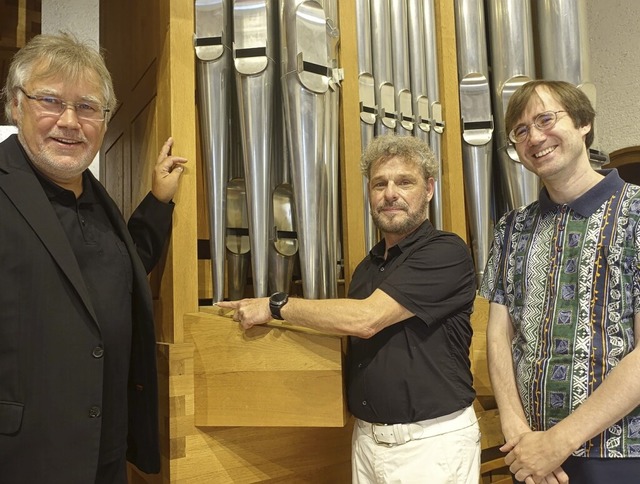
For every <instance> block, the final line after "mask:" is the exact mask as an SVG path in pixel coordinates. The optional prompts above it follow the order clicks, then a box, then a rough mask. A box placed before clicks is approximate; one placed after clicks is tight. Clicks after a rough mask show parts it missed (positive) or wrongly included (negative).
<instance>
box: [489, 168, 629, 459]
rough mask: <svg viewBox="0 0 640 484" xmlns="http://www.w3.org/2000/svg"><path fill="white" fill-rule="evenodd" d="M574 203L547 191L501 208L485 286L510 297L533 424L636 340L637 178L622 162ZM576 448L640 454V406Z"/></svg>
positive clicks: (550, 418)
mask: <svg viewBox="0 0 640 484" xmlns="http://www.w3.org/2000/svg"><path fill="white" fill-rule="evenodd" d="M602 173H603V174H605V175H606V176H605V178H604V179H602V180H601V181H600V182H599V183H598V184H597V185H595V186H594V187H593V188H591V189H590V190H589V191H588V192H587V193H585V194H584V195H582V196H581V197H579V198H578V199H576V200H574V201H573V202H571V203H568V204H564V205H558V204H556V203H554V202H553V201H552V200H551V199H550V198H549V195H548V193H547V191H546V190H545V189H543V190H542V192H541V194H540V199H539V201H537V202H534V203H532V204H530V205H528V206H526V207H522V208H519V209H517V210H514V211H513V212H511V213H509V214H507V215H506V216H505V217H503V218H502V219H501V220H500V222H499V223H498V224H497V225H496V228H495V233H494V242H493V247H492V250H491V253H490V257H489V260H488V263H487V268H486V270H485V275H484V280H483V282H482V286H481V289H480V294H481V295H483V296H484V297H486V298H487V299H489V300H490V301H492V302H495V303H497V304H501V305H504V306H507V308H508V311H509V315H510V317H511V321H512V323H513V325H514V330H515V331H514V339H513V341H512V351H513V360H514V365H515V372H516V381H517V385H518V391H519V393H520V398H521V401H522V404H523V407H524V410H525V414H526V416H527V418H528V420H529V425H530V426H531V428H532V429H533V430H547V429H549V428H551V427H552V426H553V425H555V424H556V423H558V422H559V421H560V420H562V419H564V418H565V417H567V416H568V415H569V414H570V413H571V412H573V411H574V410H575V409H576V408H577V407H578V406H579V405H580V404H581V403H583V402H584V401H585V400H586V399H587V398H588V397H589V396H590V395H591V394H592V393H593V392H594V391H595V389H596V388H598V386H599V385H600V384H601V383H602V381H603V380H604V378H605V377H606V376H607V374H608V373H609V372H610V371H611V370H612V369H613V368H615V366H616V365H617V364H618V363H619V362H620V360H622V358H624V357H625V356H626V355H627V354H628V353H629V352H630V351H631V350H633V348H634V347H635V337H636V335H635V332H634V317H635V313H638V312H640V187H638V186H635V185H630V184H626V183H624V181H623V180H622V179H621V178H620V177H619V176H618V173H617V171H615V170H605V171H603V172H602ZM575 455H578V456H583V457H606V458H609V457H640V408H636V409H635V410H634V411H633V412H631V413H630V414H629V415H628V416H626V417H624V418H623V419H622V420H621V421H619V422H616V423H615V424H613V425H612V426H611V427H609V428H608V429H606V430H605V431H604V432H602V433H601V434H600V435H598V436H596V437H594V438H593V439H591V440H590V441H588V442H586V443H585V444H584V445H583V446H582V447H581V448H580V449H579V450H577V451H576V452H575Z"/></svg>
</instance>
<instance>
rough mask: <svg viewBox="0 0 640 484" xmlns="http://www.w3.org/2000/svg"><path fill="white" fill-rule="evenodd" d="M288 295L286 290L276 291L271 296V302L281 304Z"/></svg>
mask: <svg viewBox="0 0 640 484" xmlns="http://www.w3.org/2000/svg"><path fill="white" fill-rule="evenodd" d="M287 297H288V295H287V293H286V292H276V293H274V294H272V295H271V297H270V298H269V302H270V303H271V304H275V305H280V304H282V303H284V302H285V301H286V300H287Z"/></svg>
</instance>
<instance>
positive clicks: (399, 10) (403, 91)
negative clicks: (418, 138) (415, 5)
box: [390, 0, 414, 136]
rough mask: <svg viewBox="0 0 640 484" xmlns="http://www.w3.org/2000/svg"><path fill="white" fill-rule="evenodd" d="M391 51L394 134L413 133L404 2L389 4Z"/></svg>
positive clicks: (395, 0)
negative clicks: (395, 120)
mask: <svg viewBox="0 0 640 484" xmlns="http://www.w3.org/2000/svg"><path fill="white" fill-rule="evenodd" d="M390 6H391V9H390V11H391V49H392V60H393V84H394V87H395V95H396V113H397V118H396V119H397V123H396V134H399V135H401V136H406V135H411V134H412V133H413V124H414V120H413V100H412V97H411V80H410V76H409V41H408V27H409V26H408V24H407V3H406V0H393V1H392V2H391V5H390Z"/></svg>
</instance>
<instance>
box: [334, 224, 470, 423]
mask: <svg viewBox="0 0 640 484" xmlns="http://www.w3.org/2000/svg"><path fill="white" fill-rule="evenodd" d="M384 253H385V243H384V241H381V242H380V243H378V244H377V245H376V246H375V247H373V249H372V250H371V252H370V253H369V255H368V256H367V257H366V258H365V259H364V260H363V261H362V262H361V263H360V264H359V265H358V267H357V268H356V270H355V272H354V274H353V278H352V281H351V285H350V290H349V297H352V298H355V299H365V298H367V297H368V296H369V295H371V294H372V293H373V292H374V291H375V290H376V289H378V288H379V289H380V290H382V291H384V292H385V293H386V294H388V295H389V296H391V297H392V298H393V299H394V300H395V301H396V302H398V303H399V304H401V305H402V306H404V307H405V308H406V309H408V310H409V311H411V312H412V313H413V314H415V316H413V317H411V318H409V319H406V320H404V321H401V322H398V323H396V324H392V325H391V326H389V327H387V328H385V329H383V330H382V331H380V332H378V333H377V334H375V335H374V336H373V337H371V338H369V339H362V338H357V337H351V338H350V348H349V354H348V371H349V379H348V389H347V390H348V400H349V409H350V411H351V413H353V415H355V416H356V417H358V418H360V419H362V420H366V421H368V422H376V423H386V424H392V423H408V422H416V421H420V420H425V419H430V418H435V417H439V416H443V415H447V414H449V413H452V412H455V411H457V410H460V409H462V408H466V407H468V406H469V405H471V403H472V402H473V399H474V398H475V392H474V390H473V387H472V383H473V381H472V376H471V370H470V361H469V348H470V344H471V336H472V329H471V323H470V315H471V312H472V310H473V303H474V300H475V292H476V286H475V275H474V272H475V271H474V267H473V263H472V260H471V256H470V253H469V249H468V247H467V246H466V245H465V243H464V242H463V241H462V239H460V237H458V236H457V235H455V234H451V233H446V232H441V231H438V230H436V229H434V227H433V226H432V225H431V223H430V222H429V221H428V220H427V221H425V222H424V223H423V224H422V225H421V226H420V227H419V228H418V229H416V230H415V231H414V232H413V233H412V234H410V235H409V236H407V237H406V238H405V239H404V240H402V241H401V242H400V243H398V244H397V245H395V246H393V247H390V248H389V250H388V254H387V258H386V259H385V258H384Z"/></svg>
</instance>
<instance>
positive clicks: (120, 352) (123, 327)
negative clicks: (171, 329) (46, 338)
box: [34, 169, 133, 465]
mask: <svg viewBox="0 0 640 484" xmlns="http://www.w3.org/2000/svg"><path fill="white" fill-rule="evenodd" d="M34 172H35V173H36V175H37V177H38V179H39V180H40V183H41V185H42V187H43V188H44V191H45V193H46V194H47V197H48V198H49V201H50V202H51V206H52V207H53V209H54V211H55V213H56V215H57V216H58V219H59V220H60V224H61V225H62V228H63V230H64V232H65V233H66V234H67V237H68V239H69V243H70V244H71V248H72V250H73V253H74V254H75V256H76V260H77V261H78V266H79V267H80V271H81V273H82V276H83V279H84V282H85V284H86V286H87V289H88V291H89V296H90V298H91V303H92V305H93V309H94V311H95V314H96V317H97V318H98V324H99V329H100V335H101V337H102V343H103V345H102V347H97V348H87V351H88V352H89V353H90V354H92V355H93V357H94V358H96V360H100V359H103V360H104V363H103V364H104V367H103V368H104V370H103V390H102V407H101V409H100V418H101V420H102V425H101V428H102V431H101V436H100V465H102V464H103V463H107V462H111V461H113V460H114V459H115V460H117V459H120V458H122V457H123V456H124V452H126V448H127V422H128V419H127V414H128V410H127V400H128V395H127V382H128V376H129V358H130V354H131V328H132V312H131V311H132V308H131V303H132V291H133V270H132V266H131V259H130V257H129V253H128V251H127V248H126V246H125V244H124V242H123V241H122V240H120V238H119V237H118V235H117V234H116V233H115V230H114V228H113V225H112V224H111V222H110V220H109V217H108V216H107V213H106V212H105V210H104V209H103V207H102V205H100V203H99V201H98V200H97V199H96V197H95V194H94V192H93V190H92V187H91V183H90V182H89V179H88V176H87V174H86V173H85V174H84V176H83V192H82V194H81V195H80V197H79V198H78V199H76V196H75V194H74V193H73V192H72V191H70V190H66V189H64V188H61V187H60V186H58V185H56V184H54V183H52V182H51V181H49V180H47V179H46V178H44V177H43V176H42V175H40V174H39V173H38V171H37V170H35V169H34ZM69 377H70V378H72V377H73V376H72V375H69Z"/></svg>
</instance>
